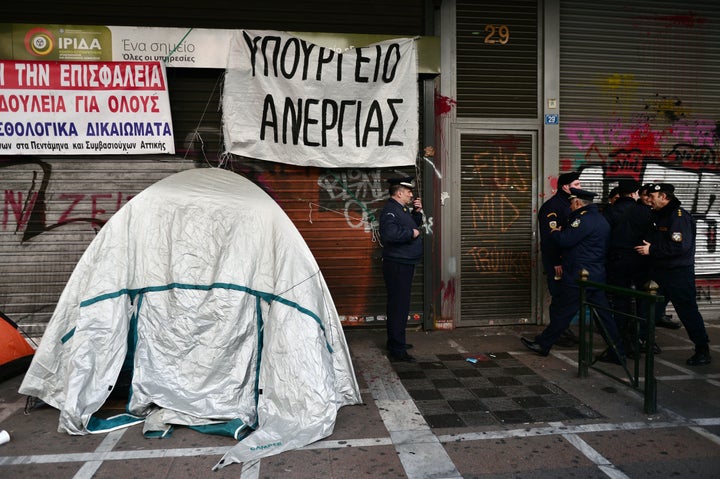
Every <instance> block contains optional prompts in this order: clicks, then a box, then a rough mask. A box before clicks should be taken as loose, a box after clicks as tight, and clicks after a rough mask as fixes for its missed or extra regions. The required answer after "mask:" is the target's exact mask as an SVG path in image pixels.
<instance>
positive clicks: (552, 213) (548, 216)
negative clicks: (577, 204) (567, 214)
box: [546, 211, 557, 218]
mask: <svg viewBox="0 0 720 479" xmlns="http://www.w3.org/2000/svg"><path fill="white" fill-rule="evenodd" d="M551 216H554V217H556V218H557V213H555V212H554V211H552V212H550V213H548V214H547V216H546V218H550V217H551Z"/></svg>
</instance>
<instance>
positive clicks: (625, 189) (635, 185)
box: [618, 180, 640, 195]
mask: <svg viewBox="0 0 720 479" xmlns="http://www.w3.org/2000/svg"><path fill="white" fill-rule="evenodd" d="M639 189H640V183H639V182H637V181H635V180H620V181H619V182H618V191H619V192H620V194H621V195H622V194H628V193H635V192H636V191H638V190H639Z"/></svg>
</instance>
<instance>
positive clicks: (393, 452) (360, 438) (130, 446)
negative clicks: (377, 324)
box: [0, 320, 720, 479]
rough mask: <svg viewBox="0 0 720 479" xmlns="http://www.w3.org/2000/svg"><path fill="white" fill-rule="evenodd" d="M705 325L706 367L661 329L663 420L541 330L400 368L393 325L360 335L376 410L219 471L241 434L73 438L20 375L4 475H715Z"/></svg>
mask: <svg viewBox="0 0 720 479" xmlns="http://www.w3.org/2000/svg"><path fill="white" fill-rule="evenodd" d="M706 324H707V327H708V333H709V334H710V337H711V353H712V354H713V363H712V364H710V365H707V366H700V367H694V368H690V367H688V366H686V365H685V359H687V358H688V357H690V356H691V355H692V344H691V343H690V342H689V341H688V339H687V335H686V334H685V330H684V329H680V330H675V331H673V330H667V329H658V331H657V342H658V344H659V345H660V347H662V349H663V352H662V354H660V355H658V356H656V377H657V379H658V396H657V403H658V412H657V413H656V414H652V415H647V414H644V413H643V398H642V393H641V392H639V391H636V390H633V389H631V388H629V387H627V386H625V385H623V384H621V383H620V382H618V381H615V380H613V379H611V378H609V377H607V376H605V375H603V374H601V373H599V372H597V371H594V370H591V372H590V376H589V377H587V378H582V379H581V378H578V376H577V349H572V348H554V349H553V350H552V352H551V354H550V356H548V357H544V358H543V357H540V356H537V355H535V354H533V353H531V352H529V351H527V350H526V349H525V348H524V347H523V346H522V344H521V343H520V340H519V338H520V336H521V335H524V336H526V337H529V338H532V337H533V336H534V335H535V334H536V333H537V332H539V331H540V330H541V327H538V326H502V327H497V326H496V327H483V328H461V329H456V330H453V331H431V332H424V331H409V332H408V341H409V342H411V343H413V344H414V348H413V349H412V350H411V353H412V354H413V355H414V356H415V357H416V358H417V360H418V361H417V362H416V363H397V362H393V363H391V362H390V361H388V359H387V357H386V356H385V351H384V342H385V333H384V330H378V329H348V330H346V336H347V339H348V343H349V346H350V350H351V353H352V357H353V362H354V366H355V372H356V375H357V378H358V382H359V383H360V387H361V392H362V397H363V400H364V404H362V405H358V406H348V407H344V408H342V409H341V410H340V411H339V413H338V418H337V421H336V425H335V431H334V433H333V434H332V435H331V436H329V437H328V438H326V439H324V440H322V441H319V442H317V443H314V444H311V445H309V446H307V447H305V448H302V449H299V450H294V451H289V452H285V453H282V454H279V455H276V456H271V457H268V458H264V459H262V460H260V461H255V462H253V463H248V464H242V465H240V464H235V465H231V466H228V467H225V468H224V469H221V470H219V471H216V472H213V471H211V468H212V466H213V465H214V464H215V463H216V462H217V461H218V460H219V459H220V457H221V456H222V455H223V453H224V452H225V451H226V450H227V449H229V448H230V447H231V446H232V444H233V443H234V441H233V440H231V439H229V438H224V437H216V436H208V435H204V434H201V433H198V432H195V431H192V430H189V429H186V428H176V429H175V432H174V433H173V435H172V437H170V438H166V439H145V438H143V436H142V431H141V429H142V428H141V427H139V426H135V427H132V428H129V429H125V430H119V431H114V432H112V433H109V434H107V435H90V436H69V435H67V434H64V433H59V432H57V424H58V411H57V410H55V409H52V408H49V407H44V408H39V409H34V410H32V411H30V412H29V414H24V408H25V404H26V402H25V398H24V397H22V396H20V395H19V394H18V393H17V389H18V387H19V385H20V382H21V379H22V378H21V377H16V378H13V379H10V380H8V381H5V382H4V383H0V430H7V431H8V432H9V433H10V436H11V439H10V442H8V443H6V444H4V445H0V477H3V478H4V477H7V478H18V479H20V478H52V479H62V478H77V479H82V478H91V477H92V478H117V477H122V478H132V477H138V478H140V477H142V478H146V479H147V478H172V479H184V478H213V479H215V478H218V479H220V478H238V477H241V478H243V479H255V478H292V479H295V478H297V479H300V478H324V479H334V478H356V477H357V478H359V477H369V478H377V477H383V478H393V477H395V478H411V479H419V478H461V477H462V478H551V477H553V478H566V477H580V478H605V477H610V478H628V477H629V478H653V479H657V478H665V477H677V478H685V477H687V478H694V479H699V478H717V477H719V473H718V471H720V321H717V320H712V321H707V322H706ZM596 344H598V343H597V342H596ZM599 352H601V351H600V350H599V349H598V350H597V351H596V353H599ZM468 357H472V358H476V359H477V362H475V363H471V362H468V361H467V360H466V358H468ZM601 367H603V368H606V369H608V370H611V371H613V372H614V373H615V374H617V373H619V367H618V366H613V365H607V364H602V366H601ZM612 368H617V369H615V370H613V369H612ZM122 408H123V404H121V403H118V402H110V403H109V404H106V406H105V408H104V409H107V410H108V411H111V410H112V409H118V412H120V410H122Z"/></svg>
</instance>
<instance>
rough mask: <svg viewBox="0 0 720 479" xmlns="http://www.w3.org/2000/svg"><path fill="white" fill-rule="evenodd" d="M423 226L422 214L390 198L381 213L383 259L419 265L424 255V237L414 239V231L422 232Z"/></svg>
mask: <svg viewBox="0 0 720 479" xmlns="http://www.w3.org/2000/svg"><path fill="white" fill-rule="evenodd" d="M421 224H422V214H420V213H418V212H415V211H413V208H412V207H411V206H403V205H401V204H400V203H398V202H397V201H396V200H395V199H393V198H390V199H389V200H388V201H387V203H385V207H384V208H383V210H382V212H381V213H380V240H381V241H382V245H383V252H382V256H383V258H384V259H388V260H392V261H397V262H399V263H408V264H416V263H419V262H420V259H421V258H422V254H423V242H422V235H420V236H418V237H417V238H413V230H414V229H418V230H420V225H421ZM420 231H422V230H420Z"/></svg>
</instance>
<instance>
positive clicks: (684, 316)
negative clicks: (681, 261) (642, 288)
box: [652, 265, 710, 346]
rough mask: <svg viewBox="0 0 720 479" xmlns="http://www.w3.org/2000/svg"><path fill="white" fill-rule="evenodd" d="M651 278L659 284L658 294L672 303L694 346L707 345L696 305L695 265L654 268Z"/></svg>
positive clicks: (701, 318) (701, 319) (708, 340)
mask: <svg viewBox="0 0 720 479" xmlns="http://www.w3.org/2000/svg"><path fill="white" fill-rule="evenodd" d="M652 278H653V279H654V280H655V282H657V284H658V286H660V289H659V290H658V294H662V295H663V296H665V299H668V300H670V302H671V303H672V304H673V308H675V312H676V313H677V315H678V319H679V320H680V322H681V323H682V324H683V326H685V329H686V330H687V334H688V337H689V338H690V341H692V342H693V343H695V346H705V345H707V344H708V342H710V339H709V338H708V334H707V331H706V330H705V323H704V321H703V317H702V315H701V314H700V311H699V310H698V305H697V296H696V289H695V266H692V265H691V266H680V267H677V268H668V269H659V268H654V269H653V270H652Z"/></svg>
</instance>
